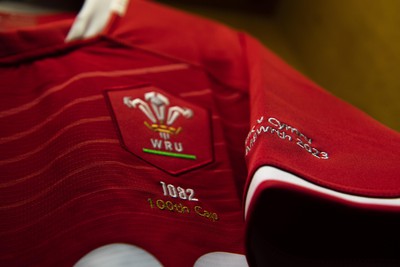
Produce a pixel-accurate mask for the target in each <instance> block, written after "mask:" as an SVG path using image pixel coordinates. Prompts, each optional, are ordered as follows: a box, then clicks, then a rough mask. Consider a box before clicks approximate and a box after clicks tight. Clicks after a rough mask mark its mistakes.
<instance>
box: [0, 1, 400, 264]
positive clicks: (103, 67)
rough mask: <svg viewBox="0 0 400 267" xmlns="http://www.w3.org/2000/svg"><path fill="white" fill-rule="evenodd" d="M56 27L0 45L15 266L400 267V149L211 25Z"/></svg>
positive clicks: (134, 11) (5, 250)
mask: <svg viewBox="0 0 400 267" xmlns="http://www.w3.org/2000/svg"><path fill="white" fill-rule="evenodd" d="M37 19H38V20H39V21H40V18H37ZM51 20H55V21H54V22H52V23H43V24H42V23H39V24H38V25H31V26H28V27H25V28H20V29H11V30H7V31H4V32H1V33H0V39H1V40H0V46H1V50H0V66H1V72H0V75H1V78H0V79H1V92H0V94H1V99H0V101H1V105H0V122H1V125H2V128H1V131H0V135H1V136H0V149H1V154H0V157H1V158H0V170H1V171H0V173H1V174H0V175H1V180H0V182H1V184H0V198H1V201H0V205H1V207H0V212H1V218H2V220H1V222H0V225H1V227H0V230H1V233H0V235H1V238H0V240H1V241H0V248H1V252H0V262H1V263H2V264H3V265H5V266H25V265H29V266H72V265H74V264H76V266H93V265H94V266H110V265H111V266H112V265H115V266H118V265H117V263H118V264H120V266H126V265H123V264H127V265H128V266H129V264H131V265H132V263H134V264H136V265H139V266H146V265H145V264H147V265H148V266H160V265H162V266H246V265H247V263H246V260H245V258H244V256H243V254H245V253H246V256H247V258H248V261H249V263H250V264H251V265H254V266H266V265H267V264H268V265H269V266H290V265H293V264H294V263H293V262H295V263H296V264H297V266H299V265H304V266H312V265H313V264H314V265H316V266H321V262H323V263H324V264H328V263H331V264H333V265H334V266H337V264H338V263H339V264H341V263H343V262H344V263H350V264H355V263H358V262H360V261H361V262H363V263H364V264H365V262H366V261H367V262H370V263H371V264H377V266H379V264H383V263H384V264H390V263H394V264H395V263H398V262H397V260H398V259H397V258H396V255H395V254H396V253H395V251H396V250H395V249H393V248H392V249H390V248H389V247H388V246H380V244H382V243H385V242H387V241H390V240H392V239H395V238H396V237H397V236H398V235H399V232H398V231H397V229H396V227H393V226H394V225H396V223H397V222H399V221H400V220H399V218H398V217H399V216H398V213H397V211H398V206H399V200H398V199H397V197H398V196H399V191H400V183H399V181H398V178H399V167H398V163H399V159H400V149H399V148H400V142H399V140H400V139H399V135H398V133H395V132H393V131H391V130H389V129H387V128H386V127H384V126H382V125H380V124H379V123H377V122H375V121H374V120H372V119H370V118H369V117H367V116H366V115H365V114H363V113H361V112H360V111H358V110H356V109H354V108H352V107H350V106H349V105H348V104H346V103H344V102H342V101H340V100H338V99H336V98H335V97H333V96H332V95H330V94H328V93H326V92H325V91H323V90H322V89H320V88H319V87H318V86H316V85H315V84H313V83H312V82H310V81H308V80H307V79H305V78H304V77H302V76H301V75H299V74H298V73H297V72H295V71H293V70H292V69H291V68H290V67H288V66H287V65H285V64H284V63H283V62H281V60H279V59H278V58H277V57H276V56H274V55H273V54H272V53H271V52H269V51H268V50H267V49H265V48H264V47H262V46H261V45H260V44H259V43H258V42H257V41H255V40H253V39H252V38H251V37H248V36H247V35H245V34H243V33H238V32H236V31H233V30H231V29H229V28H226V27H224V26H221V25H219V24H216V23H214V22H210V21H208V20H204V19H201V18H198V17H194V16H192V15H188V14H184V13H182V12H180V11H176V10H173V9H169V8H166V7H163V6H159V5H157V4H153V3H149V2H143V1H130V2H129V5H128V6H127V9H126V10H124V12H120V14H119V15H115V14H114V15H113V16H110V18H109V19H108V23H107V24H106V27H105V29H104V30H103V31H102V32H101V33H100V34H97V35H94V37H91V38H86V39H85V38H83V39H82V40H81V39H80V38H79V36H78V38H72V39H71V40H72V41H68V42H67V41H66V36H67V35H68V32H69V31H70V28H71V25H72V24H73V19H72V17H71V18H68V17H65V16H63V17H62V19H59V18H57V16H55V17H53V18H50V17H47V19H46V21H47V22H48V21H51ZM76 23H77V22H75V25H76ZM249 130H250V131H249ZM246 136H247V138H246ZM244 142H245V145H243V143H244ZM245 159H246V160H247V168H248V171H247V172H246V163H245ZM246 177H247V179H246ZM243 195H244V198H243ZM242 204H243V205H242ZM243 206H244V207H243ZM243 214H245V217H246V224H245V223H244V220H243ZM329 216H331V217H329ZM324 218H325V219H324ZM338 218H339V219H338ZM386 222H388V223H386ZM340 223H342V224H340ZM361 223H363V224H366V225H367V226H368V227H365V229H366V230H365V231H364V230H363V229H364V228H362V227H361V228H360V227H359V225H360V224H361ZM354 229H359V230H358V232H357V231H355V230H354ZM360 229H361V230H360ZM377 229H378V230H379V231H377ZM382 229H383V230H382ZM313 230H314V232H313ZM368 230H369V231H368ZM382 231H383V232H382ZM245 233H247V235H246V242H244V239H245V238H244V236H245ZM336 233H341V235H336ZM351 234H353V236H350V235H351ZM390 236H392V237H394V238H392V239H391V238H390ZM367 238H370V241H371V240H372V241H371V242H370V243H367V242H366V240H367ZM340 241H343V243H347V244H348V245H347V246H340V247H342V249H341V250H339V252H338V253H336V254H335V253H334V252H335V251H337V250H335V249H336V248H337V247H335V245H336V244H337V243H338V242H340ZM245 244H246V248H247V250H246V252H245V251H244V246H245ZM319 244H324V245H323V246H322V245H319ZM362 244H364V246H362ZM378 245H379V246H380V247H381V248H380V249H379V246H378ZM353 248H358V249H356V250H353ZM367 248H368V249H367ZM352 252H354V253H352ZM372 252H374V253H375V254H374V253H372ZM368 257H370V258H368ZM90 264H92V265H90ZM101 264H103V265H101ZM335 264H336V265H335ZM326 266H327V265H326ZM363 266H365V265H363ZM372 266H375V265H372ZM380 266H382V265H380Z"/></svg>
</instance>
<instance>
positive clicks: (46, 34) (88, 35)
mask: <svg viewBox="0 0 400 267" xmlns="http://www.w3.org/2000/svg"><path fill="white" fill-rule="evenodd" d="M96 2H97V5H96ZM127 5H128V0H104V3H102V5H99V4H98V1H97V0H86V1H85V2H84V4H83V7H82V9H81V10H80V12H79V13H78V15H76V14H72V13H61V14H53V15H31V14H29V15H26V14H18V13H17V14H15V13H5V12H0V19H1V23H0V64H15V63H17V62H20V61H23V60H26V59H31V58H35V57H40V56H42V55H45V54H48V53H51V52H53V53H54V52H57V51H60V50H64V49H66V48H68V47H71V46H74V45H77V44H79V43H82V41H83V42H84V41H86V40H90V39H93V38H96V37H97V36H99V35H100V34H101V33H104V31H107V29H108V27H109V26H110V24H111V22H112V21H113V20H114V18H115V17H116V15H117V16H122V15H123V14H124V12H125V9H126V7H127Z"/></svg>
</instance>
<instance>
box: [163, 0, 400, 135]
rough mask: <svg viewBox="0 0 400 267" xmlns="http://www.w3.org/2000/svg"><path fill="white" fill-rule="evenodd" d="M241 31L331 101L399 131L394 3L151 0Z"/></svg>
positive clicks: (399, 28)
mask: <svg viewBox="0 0 400 267" xmlns="http://www.w3.org/2000/svg"><path fill="white" fill-rule="evenodd" d="M158 2H161V3H164V4H168V5H172V6H176V7H178V8H180V9H184V10H187V11H189V12H192V13H196V14H200V15H201V16H205V17H209V18H212V19H214V20H217V21H220V22H222V23H224V24H227V25H229V26H232V27H234V28H236V29H239V30H245V31H247V32H249V33H250V34H252V35H253V36H255V37H257V38H258V39H259V40H260V41H262V42H263V43H264V44H265V45H266V46H268V47H269V48H270V49H272V50H273V51H275V52H276V53H277V54H278V55H279V56H280V57H282V58H283V59H284V60H285V61H286V62H288V63H289V64H291V65H292V66H293V67H295V68H296V69H297V70H299V71H300V72H302V73H303V74H305V75H306V76H308V77H309V78H311V79H312V80H313V81H315V82H316V83H318V84H319V85H321V86H323V87H324V88H325V89H327V90H328V91H330V92H332V93H333V94H334V95H336V96H338V97H340V98H342V99H344V100H345V101H347V102H349V103H351V104H352V105H354V106H356V107H358V108H360V109H361V110H363V111H364V112H366V113H368V114H369V115H370V116H372V117H374V118H375V119H377V120H378V121H380V122H382V123H384V124H386V125H387V126H389V127H391V128H392V129H395V130H397V131H400V103H399V102H400V15H399V14H400V1H397V0H383V1H375V0H323V1H321V0H295V1H293V0H249V1H246V0H240V1H239V0H236V1H235V0H232V1H228V0H214V1H207V0H190V1H184V0H182V1H176V0H172V1H168V0H166V1H158Z"/></svg>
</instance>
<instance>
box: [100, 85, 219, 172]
mask: <svg viewBox="0 0 400 267" xmlns="http://www.w3.org/2000/svg"><path fill="white" fill-rule="evenodd" d="M108 96H109V100H110V103H111V106H112V108H113V112H114V119H115V120H116V122H117V124H118V127H119V130H120V133H121V137H122V142H123V145H124V146H125V148H127V149H128V150H129V151H130V152H132V153H134V154H135V155H137V156H139V157H140V158H142V159H144V160H146V161H148V162H149V163H151V164H153V165H155V166H156V167H158V168H161V169H163V170H164V171H166V172H168V173H171V174H180V173H182V172H185V171H188V170H190V169H193V168H196V167H199V166H202V165H204V164H207V163H209V162H211V161H212V149H211V133H210V125H209V114H208V112H207V111H206V110H204V109H202V108H200V107H197V106H195V105H192V104H190V103H187V102H186V101H183V100H182V99H179V98H177V97H174V96H172V95H169V94H168V93H166V92H163V91H161V90H160V89H157V88H154V87H146V88H141V89H126V90H116V91H108Z"/></svg>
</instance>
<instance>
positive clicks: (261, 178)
mask: <svg viewBox="0 0 400 267" xmlns="http://www.w3.org/2000/svg"><path fill="white" fill-rule="evenodd" d="M266 181H275V182H280V183H283V184H289V185H295V186H298V187H302V188H305V189H308V190H312V191H315V192H317V193H320V194H323V195H327V196H330V197H335V198H338V199H342V200H345V201H348V202H351V203H355V204H362V205H375V206H382V207H400V198H373V197H362V196H356V195H350V194H346V193H342V192H338V191H334V190H331V189H328V188H324V187H321V186H318V185H316V184H313V183H310V182H308V181H306V180H304V179H302V178H300V177H298V176H296V175H294V174H291V173H288V172H286V171H283V170H281V169H278V168H275V167H271V166H262V167H260V168H259V169H258V170H257V171H256V172H255V173H254V175H253V177H252V181H251V183H250V186H249V189H248V190H247V196H246V202H245V218H246V219H247V216H248V211H249V208H250V203H252V201H254V199H253V197H254V193H255V192H256V190H257V188H258V187H259V186H260V185H261V184H262V183H263V182H266Z"/></svg>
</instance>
